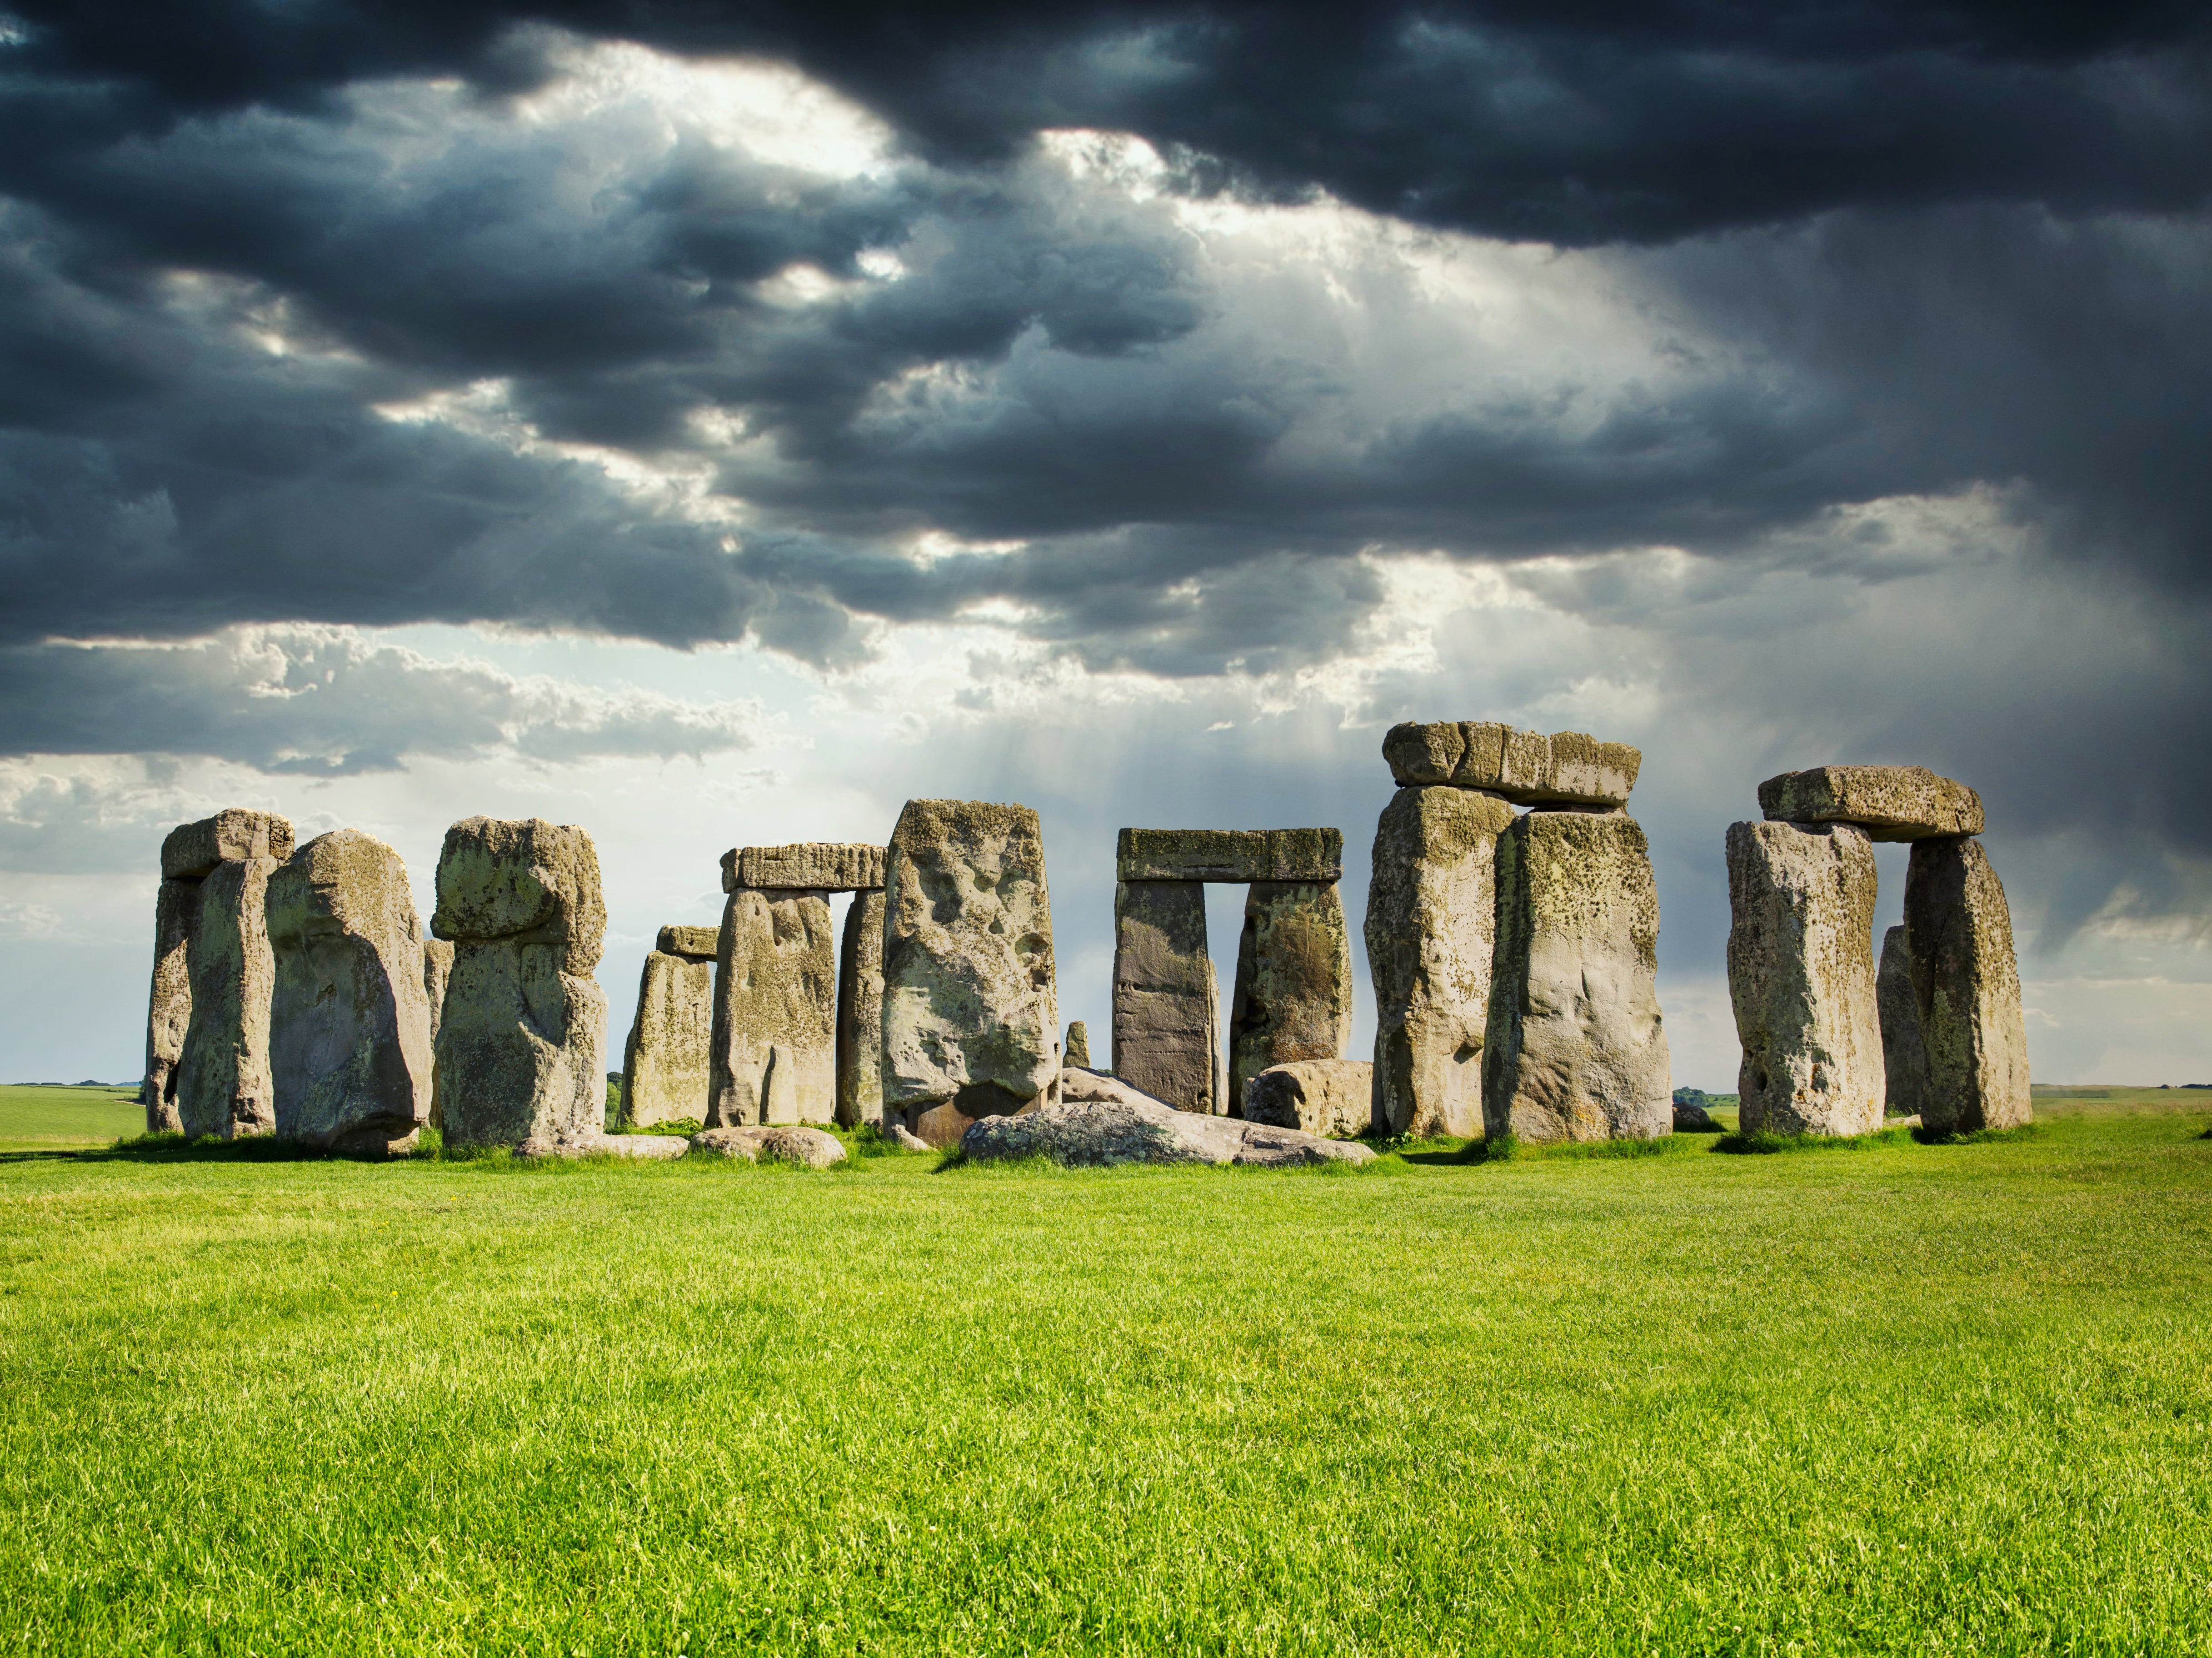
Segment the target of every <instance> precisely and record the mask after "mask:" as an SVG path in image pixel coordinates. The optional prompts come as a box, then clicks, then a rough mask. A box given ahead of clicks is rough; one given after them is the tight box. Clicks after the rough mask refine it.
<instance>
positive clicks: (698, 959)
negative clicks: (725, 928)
mask: <svg viewBox="0 0 2212 1658" xmlns="http://www.w3.org/2000/svg"><path fill="white" fill-rule="evenodd" d="M719 936H720V935H719V933H718V932H717V930H716V929H715V928H714V927H710V926H665V927H663V928H661V929H660V938H659V944H660V948H659V949H657V950H648V951H647V952H646V957H645V966H644V969H642V970H641V972H640V974H639V975H638V984H637V1017H635V1019H633V1020H631V1022H630V1027H629V1041H628V1042H625V1043H624V1044H623V1076H622V1096H621V1098H622V1104H621V1108H620V1111H619V1118H620V1121H621V1123H622V1125H623V1127H633V1128H641V1127H649V1126H651V1125H652V1124H654V1123H662V1122H697V1123H703V1122H704V1121H706V1120H707V1102H708V1094H709V1092H710V1090H711V1089H712V1087H713V1070H714V1067H713V1066H712V1064H711V1063H710V1060H709V1053H710V1049H711V1046H712V1043H713V1040H714V955H715V943H716V939H717V938H718V937H719ZM671 944H673V945H675V946H676V948H675V949H673V950H671V949H670V948H668V946H670V945H671ZM702 945H703V946H705V949H704V950H703V952H702V950H701V946H702Z"/></svg>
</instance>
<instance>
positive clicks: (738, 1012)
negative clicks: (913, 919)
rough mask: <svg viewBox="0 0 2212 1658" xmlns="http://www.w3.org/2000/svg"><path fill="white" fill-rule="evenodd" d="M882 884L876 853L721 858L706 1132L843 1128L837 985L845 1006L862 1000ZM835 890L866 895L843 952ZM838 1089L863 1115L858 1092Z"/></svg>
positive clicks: (781, 850) (755, 852) (806, 851)
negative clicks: (833, 927)
mask: <svg viewBox="0 0 2212 1658" xmlns="http://www.w3.org/2000/svg"><path fill="white" fill-rule="evenodd" d="M883 883H884V849H883V848H882V847H875V846H866V845H857V844H855V845H837V844H831V843H827V842H802V843H799V844H797V845H793V846H781V847H732V849H731V850H730V851H728V852H726V853H723V855H722V890H723V891H724V892H726V893H727V894H728V895H729V896H728V899H727V902H726V903H725V905H724V907H723V910H722V926H721V932H720V936H719V938H718V940H717V948H716V953H715V960H714V1008H713V1016H712V1020H711V1025H710V1034H709V1042H708V1060H709V1079H708V1096H707V1114H706V1118H705V1123H706V1126H707V1127H709V1128H737V1127H750V1126H757V1125H759V1124H763V1123H821V1122H834V1121H837V1118H838V1113H839V1099H840V1094H841V1087H840V1069H839V1061H838V1053H839V1029H838V1023H839V1021H838V1009H839V1002H840V998H839V996H838V983H839V979H840V977H841V976H845V977H846V982H847V985H848V989H849V991H850V993H849V994H848V996H847V997H846V998H845V1001H846V1004H847V1005H848V1006H851V1005H853V1004H854V1002H856V1001H858V1000H860V999H861V998H862V997H864V995H865V990H864V989H862V988H861V987H862V985H863V983H864V981H866V978H867V977H868V976H869V973H870V969H871V967H872V962H871V959H870V951H869V949H868V939H867V937H866V905H865V903H864V901H865V900H866V898H867V897H868V896H869V895H870V894H872V893H874V892H877V891H878V890H880V889H881V888H882V886H883ZM833 891H850V892H857V893H859V894H860V897H858V898H856V899H855V900H854V906H853V908H854V912H855V913H856V914H859V916H860V918H861V919H860V920H854V915H853V914H848V917H847V926H846V939H845V944H846V948H845V949H844V950H842V952H841V951H840V950H838V948H837V947H836V944H835V943H834V942H833V941H832V939H831V937H830V920H829V894H830V893H831V892H833ZM879 948H880V946H878V949H879ZM841 955H842V957H843V962H844V968H843V974H842V975H841V970H840V957H841ZM855 1017H856V1018H858V1017H861V1011H860V1010H858V1009H855ZM858 1034H859V1031H858V1028H857V1027H856V1028H855V1032H854V1035H858ZM851 1042H852V1038H851V1037H848V1044H847V1045H848V1058H852V1060H853V1063H854V1064H855V1065H857V1064H859V1063H860V1060H858V1058H857V1057H854V1056H853V1055H852V1054H851ZM842 1092H843V1093H844V1094H845V1096H847V1097H848V1098H850V1099H852V1100H853V1102H854V1105H853V1108H854V1110H855V1111H857V1110H859V1109H860V1108H861V1104H862V1102H863V1099H864V1091H863V1090H858V1089H857V1088H856V1087H855V1086H854V1085H851V1084H848V1085H847V1086H846V1087H845V1088H844V1089H843V1090H842ZM855 1120H856V1121H857V1118H856V1119H855Z"/></svg>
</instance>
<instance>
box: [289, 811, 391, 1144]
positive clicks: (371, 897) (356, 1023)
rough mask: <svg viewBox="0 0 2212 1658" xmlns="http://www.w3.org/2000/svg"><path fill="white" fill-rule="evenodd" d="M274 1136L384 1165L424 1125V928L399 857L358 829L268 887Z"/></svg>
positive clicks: (297, 862)
mask: <svg viewBox="0 0 2212 1658" xmlns="http://www.w3.org/2000/svg"><path fill="white" fill-rule="evenodd" d="M267 902H268V910H267V914H268V926H269V947H270V952H271V953H272V955H273V956H274V957H275V959H276V981H275V989H274V991H273V993H272V994H271V997H270V1012H269V1065H270V1078H271V1079H272V1080H273V1082H274V1084H275V1086H276V1134H277V1136H278V1137H279V1138H280V1139H288V1140H295V1141H297V1142H298V1143H299V1144H301V1145H312V1146H320V1147H324V1148H326V1149H328V1150H331V1151H344V1152H351V1153H356V1154H372V1155H378V1156H392V1155H396V1154H398V1153H399V1152H402V1151H406V1150H408V1149H409V1148H410V1147H411V1146H412V1145H414V1144H415V1139H416V1135H417V1134H418V1133H420V1132H421V1130H422V1125H423V1124H424V1123H426V1122H428V1121H429V1118H430V1098H431V1081H430V1054H431V1046H430V1000H429V998H428V995H427V994H426V993H424V991H423V988H422V961H423V956H422V920H421V919H420V918H419V917H418V916H417V915H416V913H415V899H414V896H413V894H412V892H411V891H410V890H409V887H408V884H407V865H406V864H405V863H404V862H403V861H402V860H401V859H400V856H399V854H398V853H397V852H395V851H394V850H393V849H392V847H388V846H386V844H385V843H384V842H383V841H379V840H377V839H376V838H375V837H374V836H373V835H364V834H362V832H361V831H360V830H359V829H334V830H332V831H331V833H330V834H328V835H317V836H316V837H315V838H314V839H313V840H312V841H308V842H307V845H305V846H303V847H301V848H300V849H299V850H298V851H296V852H295V853H293V854H292V856H291V857H290V858H289V859H287V860H286V861H285V862H284V863H283V865H279V866H278V868H277V869H276V872H275V873H274V874H272V875H271V876H270V878H269V890H268V900H267Z"/></svg>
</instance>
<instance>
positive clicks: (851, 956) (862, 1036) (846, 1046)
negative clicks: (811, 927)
mask: <svg viewBox="0 0 2212 1658" xmlns="http://www.w3.org/2000/svg"><path fill="white" fill-rule="evenodd" d="M883 1052H884V895H883V894H882V893H881V892H880V891H878V892H857V893H855V894H854V895H853V903H852V907H851V908H849V909H848V910H847V911H846V912H845V936H844V938H842V940H841V941H840V942H839V944H838V949H837V1121H839V1122H841V1123H842V1124H844V1125H845V1126H846V1127H848V1128H857V1127H860V1125H862V1124H864V1123H866V1124H868V1125H871V1126H874V1127H880V1126H881V1125H882V1122H883V1120H884V1074H883Z"/></svg>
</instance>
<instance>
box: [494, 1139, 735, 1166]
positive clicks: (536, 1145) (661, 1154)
mask: <svg viewBox="0 0 2212 1658" xmlns="http://www.w3.org/2000/svg"><path fill="white" fill-rule="evenodd" d="M690 1149H691V1142H690V1140H687V1139H684V1136H683V1135H681V1134H578V1135H575V1136H574V1137H572V1138H570V1139H558V1140H528V1141H525V1142H524V1143H523V1144H522V1145H518V1146H516V1147H515V1148H514V1155H515V1156H516V1157H562V1158H569V1159H574V1158H579V1157H630V1158H635V1159H637V1160H639V1161H641V1162H651V1163H667V1162H671V1161H672V1160H674V1159H675V1158H678V1157H682V1156H683V1155H684V1153H685V1152H686V1151H690Z"/></svg>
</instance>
